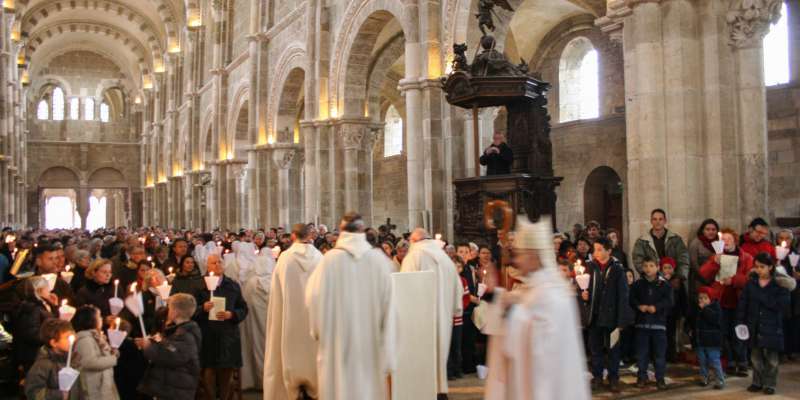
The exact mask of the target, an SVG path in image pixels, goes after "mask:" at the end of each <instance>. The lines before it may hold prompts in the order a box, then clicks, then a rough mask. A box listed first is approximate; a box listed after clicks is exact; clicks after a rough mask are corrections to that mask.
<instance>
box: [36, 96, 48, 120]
mask: <svg viewBox="0 0 800 400" xmlns="http://www.w3.org/2000/svg"><path fill="white" fill-rule="evenodd" d="M36 119H50V107H48V106H47V100H40V101H39V105H37V106H36Z"/></svg>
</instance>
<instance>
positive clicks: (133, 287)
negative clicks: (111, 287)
mask: <svg viewBox="0 0 800 400" xmlns="http://www.w3.org/2000/svg"><path fill="white" fill-rule="evenodd" d="M131 293H136V282H133V283H131Z"/></svg>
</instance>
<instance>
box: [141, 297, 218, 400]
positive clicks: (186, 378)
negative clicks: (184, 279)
mask: <svg viewBox="0 0 800 400" xmlns="http://www.w3.org/2000/svg"><path fill="white" fill-rule="evenodd" d="M196 309H197V302H196V301H195V299H194V297H192V296H190V295H188V294H185V293H180V294H175V295H172V296H170V298H169V303H168V306H167V310H168V311H167V329H166V330H165V331H164V337H163V339H161V340H160V341H155V340H150V339H147V338H144V339H136V344H137V346H139V347H140V348H141V349H142V350H143V352H144V356H145V358H146V359H147V360H148V361H150V365H149V366H148V367H147V371H146V372H145V375H144V378H143V379H142V383H141V384H140V385H139V392H141V393H143V394H145V395H147V396H151V397H155V398H159V399H170V400H194V399H195V393H196V392H197V383H198V380H199V378H200V359H199V349H200V346H201V342H202V334H201V332H200V327H198V325H197V323H196V322H194V321H192V316H193V315H194V313H195V311H196Z"/></svg>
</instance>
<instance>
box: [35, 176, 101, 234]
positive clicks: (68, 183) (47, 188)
mask: <svg viewBox="0 0 800 400" xmlns="http://www.w3.org/2000/svg"><path fill="white" fill-rule="evenodd" d="M36 186H37V199H38V202H39V207H37V208H36V215H29V216H28V221H37V222H38V225H39V226H40V227H46V226H48V224H47V221H46V217H47V214H48V213H47V211H48V209H47V207H48V204H49V200H50V199H51V198H55V197H64V198H67V199H70V201H71V202H72V207H74V210H75V211H77V212H78V214H79V218H78V219H79V220H78V221H74V222H75V223H74V225H73V226H82V223H85V220H86V214H85V213H81V209H80V206H81V204H80V202H79V201H77V198H78V193H79V192H80V191H79V188H80V186H81V181H80V178H79V175H78V173H77V172H75V171H74V170H72V169H70V168H67V167H63V166H56V167H50V168H47V169H45V170H44V172H42V174H41V175H40V176H39V179H38V181H37V183H36ZM33 210H34V209H33V208H31V209H30V213H31V214H32V212H33ZM71 210H72V208H71ZM71 212H72V211H70V213H71ZM86 212H88V211H86ZM72 219H73V218H72V215H70V220H72ZM51 225H52V224H51Z"/></svg>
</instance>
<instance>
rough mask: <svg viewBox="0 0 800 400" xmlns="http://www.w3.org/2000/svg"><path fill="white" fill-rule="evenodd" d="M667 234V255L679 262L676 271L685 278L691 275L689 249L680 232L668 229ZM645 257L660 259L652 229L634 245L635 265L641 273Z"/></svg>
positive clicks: (665, 244)
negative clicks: (651, 233) (651, 234)
mask: <svg viewBox="0 0 800 400" xmlns="http://www.w3.org/2000/svg"><path fill="white" fill-rule="evenodd" d="M665 235H666V238H665V239H664V250H665V251H666V253H667V254H666V256H667V257H671V258H673V259H674V260H675V263H676V264H677V267H676V268H675V273H676V274H677V275H678V276H680V277H681V278H683V279H684V280H685V279H686V278H688V276H689V250H688V249H687V248H686V244H685V243H683V239H681V237H680V236H678V234H676V233H674V232H672V231H670V230H666V233H665ZM645 257H651V258H654V259H656V260H658V259H659V257H658V252H657V251H656V245H655V243H654V242H653V237H652V236H650V231H647V233H645V234H644V235H642V237H640V238H639V239H637V240H636V244H634V245H633V255H632V258H633V266H634V267H635V268H636V271H637V272H639V274H640V275H641V274H642V260H644V258H645ZM659 267H660V265H659Z"/></svg>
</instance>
